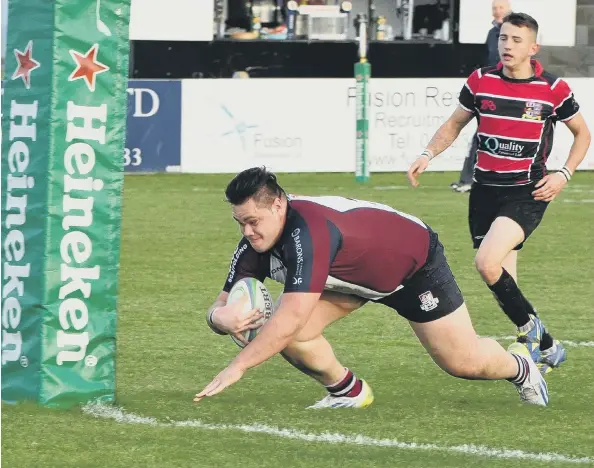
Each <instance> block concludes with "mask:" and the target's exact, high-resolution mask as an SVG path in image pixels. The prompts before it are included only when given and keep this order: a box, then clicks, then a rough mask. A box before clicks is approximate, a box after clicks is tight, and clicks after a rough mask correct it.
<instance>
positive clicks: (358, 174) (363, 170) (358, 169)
mask: <svg viewBox="0 0 594 468" xmlns="http://www.w3.org/2000/svg"><path fill="white" fill-rule="evenodd" d="M370 77H371V64H370V63H369V62H367V60H364V59H361V61H360V62H359V63H356V64H355V81H356V115H357V117H356V118H357V125H356V131H357V137H356V145H357V147H356V155H355V157H356V165H355V179H356V180H357V182H366V181H367V180H369V174H370V173H369V156H368V154H369V106H368V103H369V102H368V99H367V85H368V83H369V78H370Z"/></svg>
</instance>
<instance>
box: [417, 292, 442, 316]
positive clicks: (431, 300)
mask: <svg viewBox="0 0 594 468" xmlns="http://www.w3.org/2000/svg"><path fill="white" fill-rule="evenodd" d="M419 299H420V300H421V310H424V311H425V312H429V311H430V310H433V309H435V308H436V307H437V305H438V304H439V299H438V298H437V297H433V294H432V293H431V291H427V292H424V293H423V294H421V295H420V296H419Z"/></svg>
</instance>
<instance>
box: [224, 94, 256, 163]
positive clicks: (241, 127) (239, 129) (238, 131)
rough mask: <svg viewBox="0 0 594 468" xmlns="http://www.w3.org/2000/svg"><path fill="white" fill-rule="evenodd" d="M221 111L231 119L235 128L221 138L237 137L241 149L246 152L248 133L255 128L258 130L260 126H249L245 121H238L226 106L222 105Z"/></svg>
mask: <svg viewBox="0 0 594 468" xmlns="http://www.w3.org/2000/svg"><path fill="white" fill-rule="evenodd" d="M221 109H222V110H223V112H224V113H225V115H226V116H227V117H229V119H230V120H231V121H232V122H233V127H232V128H231V130H229V131H227V132H225V133H223V134H222V135H221V136H223V137H227V136H229V135H237V138H238V140H239V141H240V142H241V147H242V148H243V150H244V151H245V150H246V147H245V137H246V133H247V132H248V131H249V130H251V129H253V128H257V127H258V126H257V125H249V124H247V123H245V122H244V121H243V120H239V119H237V118H236V117H235V116H234V115H233V114H232V113H231V111H230V110H229V109H227V107H226V106H225V105H224V104H221Z"/></svg>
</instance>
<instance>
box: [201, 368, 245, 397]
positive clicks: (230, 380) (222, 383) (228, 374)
mask: <svg viewBox="0 0 594 468" xmlns="http://www.w3.org/2000/svg"><path fill="white" fill-rule="evenodd" d="M244 373H245V371H244V370H243V369H240V368H239V367H237V366H234V365H233V364H231V365H229V367H227V368H226V369H224V370H223V371H222V372H221V373H220V374H219V375H217V376H216V377H215V378H214V379H213V381H212V382H211V383H209V384H208V385H207V386H206V387H204V390H202V391H201V392H200V393H197V394H196V396H195V397H194V403H198V402H199V401H200V400H202V399H203V398H206V397H211V396H214V395H216V394H217V393H221V392H222V391H223V390H225V389H226V388H227V387H229V386H231V385H233V384H234V383H235V382H237V381H238V380H239V379H241V377H242V376H243V374H244Z"/></svg>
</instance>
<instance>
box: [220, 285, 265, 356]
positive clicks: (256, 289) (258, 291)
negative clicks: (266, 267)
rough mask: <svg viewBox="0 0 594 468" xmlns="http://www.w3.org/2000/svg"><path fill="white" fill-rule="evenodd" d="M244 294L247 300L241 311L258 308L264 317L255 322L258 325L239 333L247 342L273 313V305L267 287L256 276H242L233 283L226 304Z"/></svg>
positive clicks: (240, 344) (235, 340)
mask: <svg viewBox="0 0 594 468" xmlns="http://www.w3.org/2000/svg"><path fill="white" fill-rule="evenodd" d="M244 296H247V298H248V300H247V301H246V302H245V307H244V310H243V313H245V314H247V313H248V312H249V311H250V310H253V309H260V311H261V312H262V313H263V314H264V317H262V318H261V319H260V320H258V322H257V324H259V325H260V326H259V327H258V328H254V329H252V330H246V331H244V332H242V333H241V335H242V336H243V337H244V338H245V339H246V340H247V341H248V342H251V341H252V340H253V339H254V338H255V337H256V336H257V335H258V332H259V331H260V329H261V328H262V325H264V324H265V323H266V322H267V321H268V320H269V319H270V317H272V314H273V313H274V305H273V302H272V296H271V295H270V293H269V292H268V289H266V286H264V284H263V283H262V282H261V281H259V280H257V279H256V278H243V279H241V280H239V281H238V282H237V283H235V284H234V285H233V288H231V291H229V298H228V299H227V304H232V303H233V302H236V301H239V300H240V299H242V298H243V297H244ZM231 339H233V341H234V342H235V343H236V344H237V346H239V347H240V348H244V347H245V345H244V344H243V343H242V342H241V341H239V340H237V339H236V338H235V337H234V336H233V335H231Z"/></svg>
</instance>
